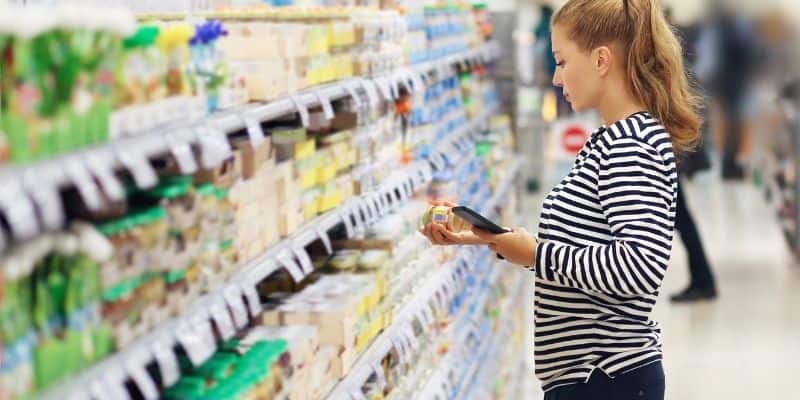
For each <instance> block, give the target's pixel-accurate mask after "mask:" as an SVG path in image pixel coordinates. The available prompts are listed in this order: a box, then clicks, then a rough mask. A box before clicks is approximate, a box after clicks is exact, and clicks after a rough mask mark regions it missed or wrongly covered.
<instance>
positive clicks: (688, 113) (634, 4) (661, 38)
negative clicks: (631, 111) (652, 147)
mask: <svg viewBox="0 0 800 400" xmlns="http://www.w3.org/2000/svg"><path fill="white" fill-rule="evenodd" d="M552 23H553V25H554V26H555V25H559V26H561V27H564V28H566V29H567V32H568V35H569V37H570V39H572V40H573V41H575V42H576V43H577V44H578V46H580V47H581V48H582V49H583V50H593V49H595V48H597V47H599V46H603V45H612V44H616V45H618V46H620V48H621V49H622V51H626V52H627V54H628V57H627V62H626V63H625V71H626V73H627V74H628V76H629V77H630V82H631V89H632V90H633V93H634V95H635V96H636V97H637V100H638V101H639V102H640V103H641V104H644V105H646V106H647V108H648V111H649V112H650V113H652V114H653V116H654V117H656V118H657V119H658V120H659V121H661V124H662V125H664V127H665V128H666V129H667V132H668V133H669V135H670V137H671V139H672V145H673V147H674V149H675V151H676V152H679V153H683V152H687V151H691V150H693V149H694V147H695V146H696V145H697V144H698V142H699V140H700V132H699V129H700V123H701V121H700V117H699V116H698V113H697V111H698V109H699V107H700V105H701V101H700V98H699V96H697V95H696V94H695V93H694V91H693V89H692V88H691V87H690V85H689V78H688V77H687V75H686V72H685V71H684V67H683V57H682V51H681V45H680V43H679V42H678V39H677V37H676V35H675V33H674V32H673V31H672V29H671V27H670V26H669V24H668V23H667V21H666V19H665V18H664V14H663V13H662V11H661V7H660V6H659V5H658V4H657V1H656V0H569V1H567V2H566V4H564V6H563V7H561V9H559V10H558V11H557V12H556V14H555V15H554V16H553V22H552Z"/></svg>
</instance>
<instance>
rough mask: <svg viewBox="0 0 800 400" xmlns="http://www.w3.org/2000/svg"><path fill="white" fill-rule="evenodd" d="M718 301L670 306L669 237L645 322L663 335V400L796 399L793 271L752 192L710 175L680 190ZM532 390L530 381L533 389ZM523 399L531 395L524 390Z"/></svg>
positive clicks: (798, 355)
mask: <svg viewBox="0 0 800 400" xmlns="http://www.w3.org/2000/svg"><path fill="white" fill-rule="evenodd" d="M685 189H686V193H687V197H688V198H689V200H688V201H689V203H690V207H691V209H692V212H693V213H694V216H695V220H696V221H697V223H698V225H699V228H700V231H701V234H702V236H703V239H704V240H705V245H706V251H707V253H708V256H709V258H710V260H711V263H712V266H713V268H714V270H715V273H716V277H717V281H718V286H719V290H720V297H719V298H718V299H717V300H716V301H714V302H708V303H699V304H691V305H674V304H671V303H670V302H669V295H670V294H672V293H674V292H676V291H679V290H681V289H682V288H683V287H684V286H685V285H686V284H687V282H688V271H687V265H686V252H685V250H684V248H683V244H682V243H681V242H680V240H678V239H676V242H675V246H674V251H673V255H672V263H671V266H670V271H669V272H668V274H667V278H666V280H665V282H664V285H663V289H662V295H661V299H660V302H659V304H658V306H657V307H656V311H655V315H654V318H655V319H656V320H658V321H659V322H660V323H661V326H662V330H663V334H664V352H665V369H666V374H667V396H666V398H667V399H671V400H709V399H724V400H736V399H748V400H749V399H800V381H798V380H797V379H798V378H800V265H798V262H797V261H796V260H795V259H794V257H793V256H792V255H791V254H790V253H789V251H788V250H787V248H786V245H785V242H784V239H783V237H782V234H781V232H780V230H779V228H778V224H777V220H776V217H775V215H774V212H773V210H772V209H770V208H768V206H767V204H766V202H765V201H764V197H763V195H762V191H760V190H758V189H757V188H755V187H754V186H753V185H752V184H744V183H742V184H730V183H722V182H720V181H719V180H718V179H713V178H711V177H710V174H706V175H705V176H703V175H701V176H699V177H698V178H697V180H696V181H695V182H691V183H686V186H685ZM533 386H536V384H533ZM526 397H527V398H539V397H541V394H539V392H538V391H537V390H535V389H531V393H530V396H526Z"/></svg>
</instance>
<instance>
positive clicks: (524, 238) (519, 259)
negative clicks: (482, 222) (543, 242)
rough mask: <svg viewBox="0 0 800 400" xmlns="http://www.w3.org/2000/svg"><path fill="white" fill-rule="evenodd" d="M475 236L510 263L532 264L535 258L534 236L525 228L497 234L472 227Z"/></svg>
mask: <svg viewBox="0 0 800 400" xmlns="http://www.w3.org/2000/svg"><path fill="white" fill-rule="evenodd" d="M472 232H473V233H474V234H475V236H477V237H479V238H481V239H483V240H484V241H485V242H486V243H487V244H488V246H489V250H491V251H493V252H495V253H497V254H499V255H501V256H503V258H505V259H506V261H508V262H510V263H512V264H518V265H524V266H532V265H533V264H534V263H535V260H536V244H537V242H536V238H534V237H533V235H531V234H530V233H528V231H527V230H525V228H517V229H514V231H513V232H509V233H501V234H499V235H496V234H493V233H489V232H486V231H482V230H480V229H477V228H473V229H472Z"/></svg>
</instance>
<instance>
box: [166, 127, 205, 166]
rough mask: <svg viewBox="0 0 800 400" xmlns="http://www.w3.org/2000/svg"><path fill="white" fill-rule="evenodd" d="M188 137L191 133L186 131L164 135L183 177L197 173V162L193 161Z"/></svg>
mask: <svg viewBox="0 0 800 400" xmlns="http://www.w3.org/2000/svg"><path fill="white" fill-rule="evenodd" d="M189 135H191V132H189V130H187V129H183V130H181V131H177V132H167V133H166V134H164V140H165V141H166V142H167V147H168V148H169V151H170V153H171V154H172V157H173V158H174V159H175V162H176V163H177V164H178V169H179V170H180V171H181V173H182V174H184V175H191V174H194V173H195V172H197V160H195V159H194V154H193V153H192V148H191V146H190V145H189V140H190V139H189V138H188V136H189Z"/></svg>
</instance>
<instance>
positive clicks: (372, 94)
mask: <svg viewBox="0 0 800 400" xmlns="http://www.w3.org/2000/svg"><path fill="white" fill-rule="evenodd" d="M358 82H359V83H360V84H361V86H362V87H363V88H364V93H366V94H367V99H369V104H370V105H371V106H372V108H375V107H377V106H378V103H379V102H380V99H379V98H378V90H377V88H376V86H375V83H374V82H372V81H370V80H368V79H364V78H359V80H358Z"/></svg>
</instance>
